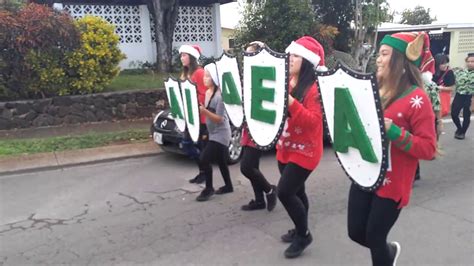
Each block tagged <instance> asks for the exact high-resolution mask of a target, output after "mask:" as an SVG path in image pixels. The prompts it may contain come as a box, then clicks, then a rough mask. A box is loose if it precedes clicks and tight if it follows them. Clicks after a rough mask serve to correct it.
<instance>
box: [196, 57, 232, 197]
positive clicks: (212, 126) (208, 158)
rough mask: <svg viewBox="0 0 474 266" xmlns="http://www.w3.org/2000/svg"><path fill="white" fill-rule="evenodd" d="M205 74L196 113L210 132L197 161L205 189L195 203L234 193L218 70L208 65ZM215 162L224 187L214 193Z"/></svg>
mask: <svg viewBox="0 0 474 266" xmlns="http://www.w3.org/2000/svg"><path fill="white" fill-rule="evenodd" d="M204 69H205V72H204V79H203V81H204V85H205V86H206V87H207V91H206V95H205V101H204V104H200V105H199V111H200V112H201V114H203V115H204V116H205V118H206V125H207V129H208V131H209V142H208V143H207V144H206V147H205V148H204V150H203V151H202V152H201V156H200V158H199V169H200V170H201V171H202V173H203V175H204V177H205V180H206V187H205V188H204V190H203V191H202V192H201V194H200V195H199V196H198V197H197V198H196V200H197V201H206V200H208V199H209V198H210V197H211V196H212V195H214V193H215V194H225V193H230V192H233V191H234V188H233V186H232V181H231V180H230V174H229V168H228V166H227V156H228V148H227V147H228V146H229V143H230V136H231V131H230V124H229V118H228V117H227V113H226V111H225V108H224V102H223V101H222V96H221V92H220V90H219V86H220V84H219V79H218V74H217V66H216V64H214V63H211V64H207V65H206V66H205V67H204ZM212 162H216V163H217V164H218V165H219V169H220V171H221V174H222V178H223V179H224V184H225V185H224V186H223V187H221V188H219V189H218V190H217V191H214V186H213V183H212V166H211V163H212Z"/></svg>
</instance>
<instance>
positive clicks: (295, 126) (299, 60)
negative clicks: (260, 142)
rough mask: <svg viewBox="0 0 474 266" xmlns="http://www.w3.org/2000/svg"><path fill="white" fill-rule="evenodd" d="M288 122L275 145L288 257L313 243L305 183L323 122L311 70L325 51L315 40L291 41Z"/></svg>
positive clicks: (316, 153)
mask: <svg viewBox="0 0 474 266" xmlns="http://www.w3.org/2000/svg"><path fill="white" fill-rule="evenodd" d="M285 52H286V53H290V64H289V65H290V66H289V68H290V69H289V73H290V84H289V95H288V119H287V121H286V124H285V129H284V131H283V133H282V135H281V137H280V139H279V140H278V142H277V146H276V148H277V155H276V157H277V160H278V168H279V170H280V174H281V178H280V181H279V183H278V188H277V191H278V198H279V199H280V201H281V203H282V204H283V206H284V207H285V209H286V211H287V212H288V215H289V216H290V218H291V220H292V221H293V223H294V224H295V229H292V230H289V231H288V233H287V234H285V235H283V236H282V237H281V238H282V240H283V242H287V243H291V245H290V246H289V247H288V248H287V249H286V250H285V256H286V257H287V258H294V257H297V256H299V255H300V254H301V253H302V252H303V250H304V249H305V248H306V247H307V246H308V245H309V244H310V243H311V242H312V240H313V238H312V236H311V233H310V232H309V230H308V207H309V205H308V198H307V196H306V192H305V181H306V179H307V178H308V177H309V175H310V174H311V172H312V171H313V170H314V169H315V168H316V166H317V165H318V163H319V161H320V159H321V156H322V154H323V122H322V111H321V106H320V102H319V93H318V89H317V86H316V83H315V81H316V74H315V71H314V68H316V67H318V66H319V67H322V66H324V50H323V48H322V46H321V44H319V43H318V42H317V41H316V40H315V39H313V38H312V37H308V36H304V37H302V38H300V39H298V40H296V41H294V42H292V43H291V44H290V45H289V46H288V48H287V49H286V51H285Z"/></svg>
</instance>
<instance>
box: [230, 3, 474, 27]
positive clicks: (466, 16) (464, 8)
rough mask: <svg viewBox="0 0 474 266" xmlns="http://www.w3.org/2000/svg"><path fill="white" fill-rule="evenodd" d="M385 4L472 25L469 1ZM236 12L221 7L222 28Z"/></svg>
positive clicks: (232, 23) (236, 17)
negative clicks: (418, 7) (427, 10)
mask: <svg viewBox="0 0 474 266" xmlns="http://www.w3.org/2000/svg"><path fill="white" fill-rule="evenodd" d="M239 1H240V0H239ZM387 2H388V3H389V5H390V8H391V9H392V10H395V11H397V12H400V13H401V12H402V11H403V10H404V9H406V8H409V9H413V8H415V7H416V6H418V5H420V6H423V7H424V8H429V9H430V14H431V16H436V18H437V21H436V22H434V23H474V10H473V6H474V4H473V3H472V1H471V0H447V1H442V0H387ZM470 2H471V4H469V3H470ZM238 10H239V3H237V2H234V3H229V4H225V5H221V25H222V27H227V28H234V27H235V26H236V25H237V24H238V22H239V18H240V13H239V11H238ZM395 22H397V21H395Z"/></svg>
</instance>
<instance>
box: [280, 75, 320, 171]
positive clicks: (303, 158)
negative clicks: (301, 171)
mask: <svg viewBox="0 0 474 266" xmlns="http://www.w3.org/2000/svg"><path fill="white" fill-rule="evenodd" d="M291 89H292V88H290V91H291ZM288 112H289V117H288V118H287V120H286V123H285V129H284V131H283V133H282V135H281V136H280V139H279V140H278V142H277V145H276V149H277V160H278V161H279V162H281V163H284V164H287V163H290V162H292V163H295V164H297V165H299V166H301V167H302V168H305V169H307V170H314V169H315V168H316V166H318V164H319V161H320V160H321V157H322V155H323V119H322V111H321V104H320V102H319V92H318V89H317V87H316V83H314V84H313V85H312V86H311V88H310V89H309V90H308V92H307V93H306V96H305V98H304V100H303V103H300V102H298V101H297V100H296V99H295V101H293V104H292V105H291V106H289V107H288Z"/></svg>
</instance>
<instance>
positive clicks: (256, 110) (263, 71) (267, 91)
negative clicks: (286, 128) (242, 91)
mask: <svg viewBox="0 0 474 266" xmlns="http://www.w3.org/2000/svg"><path fill="white" fill-rule="evenodd" d="M251 72H252V73H251V74H252V88H251V91H252V93H251V97H252V98H251V99H250V100H251V105H250V117H251V118H253V119H255V120H258V121H262V122H265V123H268V124H274V123H275V119H276V112H275V110H268V109H265V108H263V105H262V102H263V101H268V102H273V101H274V100H275V89H274V88H266V87H263V84H262V83H263V80H272V81H274V80H275V76H276V74H275V68H274V67H261V66H252V71H251Z"/></svg>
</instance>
